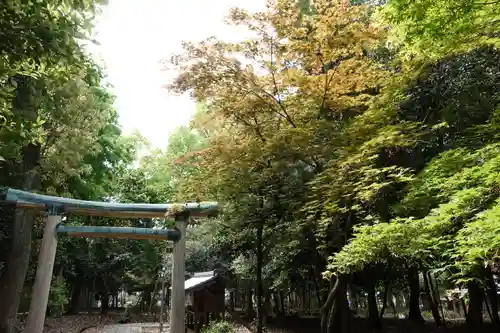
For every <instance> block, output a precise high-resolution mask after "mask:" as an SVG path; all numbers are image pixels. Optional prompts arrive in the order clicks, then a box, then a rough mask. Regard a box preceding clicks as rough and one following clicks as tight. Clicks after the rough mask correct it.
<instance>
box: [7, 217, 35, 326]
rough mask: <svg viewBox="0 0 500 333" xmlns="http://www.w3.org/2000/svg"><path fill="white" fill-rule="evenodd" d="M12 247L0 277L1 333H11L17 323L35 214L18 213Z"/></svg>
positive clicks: (29, 255)
mask: <svg viewBox="0 0 500 333" xmlns="http://www.w3.org/2000/svg"><path fill="white" fill-rule="evenodd" d="M15 215H16V217H15V221H14V228H13V234H12V246H11V249H10V253H9V255H8V257H7V261H6V262H5V266H4V268H3V274H2V276H1V277H0V293H1V295H2V297H1V298H0V333H11V332H12V331H13V328H14V324H15V323H16V317H17V310H18V308H19V303H20V301H21V296H22V292H23V286H24V281H25V278H26V272H27V271H28V266H29V262H30V257H31V234H32V230H33V220H34V212H32V211H18V212H16V214H15Z"/></svg>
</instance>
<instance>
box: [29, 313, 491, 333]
mask: <svg viewBox="0 0 500 333" xmlns="http://www.w3.org/2000/svg"><path fill="white" fill-rule="evenodd" d="M119 319H120V314H119V313H110V314H108V315H107V316H103V318H102V321H101V318H100V315H98V314H79V315H65V316H62V317H59V318H47V320H46V323H45V328H44V331H43V332H44V333H141V332H142V333H153V332H158V331H159V330H158V329H154V328H153V327H152V326H153V324H152V322H153V320H154V318H152V317H151V316H147V315H136V316H133V318H132V321H131V323H130V324H123V325H119V324H118V320H119ZM141 327H149V328H146V329H143V330H141V329H140V328H141ZM21 328H22V325H21ZM235 329H236V333H249V331H248V330H247V329H246V328H244V327H243V326H239V325H236V327H235ZM165 331H166V330H164V332H165ZM319 331H320V327H319V321H318V320H317V319H307V318H296V317H294V318H287V319H286V320H283V321H280V322H270V323H269V324H268V326H267V328H266V333H318V332H319ZM167 332H168V331H167ZM352 332H353V333H358V332H359V333H371V332H374V333H375V332H376V333H381V332H386V333H468V332H471V333H490V332H492V333H493V332H495V333H497V331H495V330H494V329H493V327H492V326H491V325H488V324H485V325H484V326H482V327H481V328H479V329H476V330H473V331H471V330H469V329H468V328H467V327H466V326H465V324H464V322H463V321H461V320H456V321H450V320H448V321H447V327H446V328H436V327H435V326H434V325H433V324H431V323H428V324H426V325H422V326H420V327H416V326H415V325H412V324H411V323H410V322H408V321H407V320H404V319H399V320H397V319H394V320H391V319H386V320H384V322H383V329H381V330H378V331H377V330H374V329H373V328H372V326H371V325H370V323H369V322H368V321H367V320H365V319H362V318H355V319H354V320H353V321H352Z"/></svg>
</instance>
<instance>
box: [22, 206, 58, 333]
mask: <svg viewBox="0 0 500 333" xmlns="http://www.w3.org/2000/svg"><path fill="white" fill-rule="evenodd" d="M61 220H62V216H61V215H58V212H57V211H56V210H54V209H51V210H50V211H49V216H48V217H47V222H46V224H45V230H44V232H43V239H42V245H41V247H40V252H39V254H38V265H37V268H36V277H35V285H34V287H33V294H32V298H31V303H30V310H29V314H28V320H27V323H26V327H25V329H24V333H42V331H43V324H44V322H45V312H46V311H47V303H48V300H49V292H50V282H51V280H52V272H53V270H54V261H55V259H56V250H57V233H56V227H57V225H58V224H59V223H61Z"/></svg>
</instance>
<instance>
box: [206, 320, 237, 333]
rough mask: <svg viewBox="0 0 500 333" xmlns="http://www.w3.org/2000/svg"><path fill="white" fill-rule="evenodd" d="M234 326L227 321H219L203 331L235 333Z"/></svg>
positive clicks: (207, 332) (209, 332) (208, 332)
mask: <svg viewBox="0 0 500 333" xmlns="http://www.w3.org/2000/svg"><path fill="white" fill-rule="evenodd" d="M234 332H235V330H234V327H233V325H232V324H231V323H229V322H227V321H217V322H214V323H212V324H210V326H208V327H207V328H205V329H204V330H203V333H234Z"/></svg>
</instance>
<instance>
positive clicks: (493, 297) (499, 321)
mask: <svg viewBox="0 0 500 333" xmlns="http://www.w3.org/2000/svg"><path fill="white" fill-rule="evenodd" d="M486 274H487V278H486V293H487V295H488V299H489V301H490V306H491V316H492V318H491V320H492V322H493V323H494V324H495V325H496V326H497V327H499V326H500V318H499V317H498V294H497V286H496V284H495V280H494V279H493V273H492V272H491V267H490V266H488V268H487V271H486Z"/></svg>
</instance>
